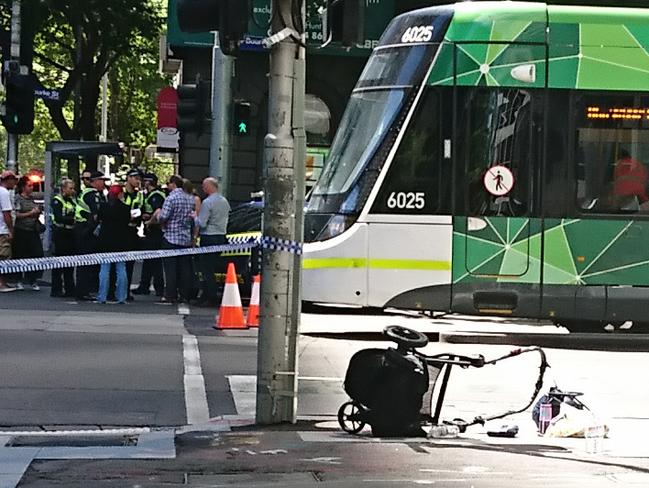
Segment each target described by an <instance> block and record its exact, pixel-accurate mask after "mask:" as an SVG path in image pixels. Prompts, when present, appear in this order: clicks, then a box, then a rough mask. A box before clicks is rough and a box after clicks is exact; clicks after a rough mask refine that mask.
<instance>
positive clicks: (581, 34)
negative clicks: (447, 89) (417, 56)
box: [388, 1, 649, 91]
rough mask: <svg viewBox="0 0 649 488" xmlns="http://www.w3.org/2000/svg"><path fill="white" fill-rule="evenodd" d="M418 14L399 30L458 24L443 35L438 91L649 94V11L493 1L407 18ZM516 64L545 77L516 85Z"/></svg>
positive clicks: (435, 81) (435, 80)
mask: <svg viewBox="0 0 649 488" xmlns="http://www.w3.org/2000/svg"><path fill="white" fill-rule="evenodd" d="M411 14H412V15H413V17H412V20H411V21H410V22H409V21H408V19H406V18H404V17H402V18H401V20H399V21H398V22H397V24H395V25H397V26H399V28H402V26H403V25H404V24H405V25H409V24H411V25H414V24H416V23H417V22H422V21H425V19H426V17H434V18H437V19H447V20H450V22H449V23H448V24H447V25H448V28H446V32H445V33H441V32H439V33H438V34H437V35H438V36H439V37H437V39H438V40H437V42H440V41H441V42H442V45H441V47H440V50H439V53H438V55H437V58H436V62H435V65H434V67H433V69H432V71H431V73H430V75H429V78H428V80H427V83H428V84H430V85H453V84H457V85H468V86H473V85H484V84H486V85H488V86H528V87H537V88H541V87H543V86H547V87H549V88H569V89H605V90H624V91H646V90H649V8H646V9H643V8H626V7H592V6H566V5H547V4H545V3H540V2H539V3H533V2H516V1H500V2H497V1H493V2H491V1H487V2H461V3H456V4H454V5H446V6H439V7H429V8H428V9H422V10H416V11H413V12H411V13H409V14H404V16H407V15H411ZM392 37H394V33H393V34H392ZM389 40H390V39H388V41H389ZM453 46H457V49H456V50H455V48H453ZM545 46H547V47H548V49H547V53H546V47H545ZM455 53H457V56H456V54H455ZM516 64H520V65H521V66H529V65H532V64H533V65H535V68H536V73H537V76H536V77H535V78H534V80H526V81H521V80H519V79H514V78H513V75H512V67H513V66H515V65H516ZM546 73H547V84H546V83H545V81H546V80H545V78H546Z"/></svg>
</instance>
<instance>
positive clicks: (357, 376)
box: [345, 349, 429, 437]
mask: <svg viewBox="0 0 649 488" xmlns="http://www.w3.org/2000/svg"><path fill="white" fill-rule="evenodd" d="M428 386H429V382H428V368H427V367H426V365H424V364H423V363H422V361H421V360H420V359H419V358H417V357H416V356H414V355H412V354H405V355H404V354H402V353H401V352H400V351H397V350H395V349H387V350H384V349H364V350H362V351H359V352H357V353H356V354H354V356H353V357H352V358H351V360H350V362H349V367H348V368H347V374H346V376H345V391H346V392H347V394H348V395H349V396H350V397H351V398H352V399H353V400H355V401H356V402H358V403H360V404H362V405H363V406H364V407H365V408H367V409H368V410H369V412H368V419H367V420H368V423H369V424H370V425H371V427H372V433H373V434H374V435H377V436H384V437H385V436H412V435H423V431H422V429H421V422H420V420H421V416H420V412H421V408H422V398H423V396H424V394H425V393H426V391H427V390H428Z"/></svg>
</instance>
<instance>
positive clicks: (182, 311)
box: [178, 303, 190, 315]
mask: <svg viewBox="0 0 649 488" xmlns="http://www.w3.org/2000/svg"><path fill="white" fill-rule="evenodd" d="M189 314H190V311H189V306H188V305H187V304H186V303H179V304H178V315H189Z"/></svg>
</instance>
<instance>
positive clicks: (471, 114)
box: [303, 1, 649, 331]
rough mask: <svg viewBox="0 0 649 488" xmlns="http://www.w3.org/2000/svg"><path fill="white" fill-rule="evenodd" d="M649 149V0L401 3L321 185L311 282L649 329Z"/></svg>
mask: <svg viewBox="0 0 649 488" xmlns="http://www.w3.org/2000/svg"><path fill="white" fill-rule="evenodd" d="M648 164H649V9H630V8H603V7H577V6H558V5H545V4H543V3H524V2H509V1H503V2H476V3H471V2H463V3H457V4H455V5H450V6H443V7H433V8H427V9H422V10H416V11H413V12H409V13H407V14H404V15H401V16H399V17H397V18H395V19H394V20H393V21H392V23H391V24H390V25H389V26H388V28H387V30H386V32H385V33H384V35H383V37H382V39H381V41H380V44H379V46H378V47H377V48H376V49H375V50H374V52H373V54H372V56H371V57H370V59H369V61H368V64H367V66H366V68H365V70H364V72H363V74H362V76H361V78H360V79H359V81H358V84H357V86H356V88H355V89H354V91H353V93H352V96H351V98H350V101H349V104H348V107H347V110H346V112H345V115H344V116H343V119H342V121H341V123H340V126H339V130H338V132H337V134H336V137H335V139H334V142H333V144H332V147H331V152H330V155H329V158H328V162H327V164H326V167H325V168H324V170H323V173H322V175H321V177H320V179H319V181H318V183H317V184H316V186H315V187H314V189H313V192H312V194H311V196H310V198H309V202H308V206H307V211H306V224H305V234H306V236H305V241H306V244H305V249H304V262H303V263H304V272H303V290H304V291H303V297H304V299H305V300H306V301H310V302H331V303H345V304H351V305H358V306H371V307H397V308H404V309H416V310H435V311H447V312H458V313H464V314H489V315H492V314H499V315H507V316H512V317H525V318H539V319H550V320H553V321H555V322H556V323H560V324H562V325H565V326H566V327H568V328H569V329H570V330H580V331H582V330H597V329H599V328H601V327H602V326H603V325H604V324H613V325H619V324H622V323H624V322H625V321H634V329H636V330H638V329H642V328H644V327H646V326H647V324H649V314H648V313H647V310H648V308H649V196H648V193H649V188H648V187H649V170H648V169H647V166H646V165H648ZM645 322H646V323H645Z"/></svg>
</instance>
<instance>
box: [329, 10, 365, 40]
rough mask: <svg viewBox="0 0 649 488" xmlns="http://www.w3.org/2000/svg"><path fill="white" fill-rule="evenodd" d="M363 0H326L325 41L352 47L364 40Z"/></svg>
mask: <svg viewBox="0 0 649 488" xmlns="http://www.w3.org/2000/svg"><path fill="white" fill-rule="evenodd" d="M365 1H366V0H327V7H326V9H325V14H324V15H325V20H324V23H325V29H326V35H325V40H326V41H325V43H329V42H340V43H342V45H343V46H347V47H353V46H355V45H356V44H362V43H363V42H364V41H365Z"/></svg>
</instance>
